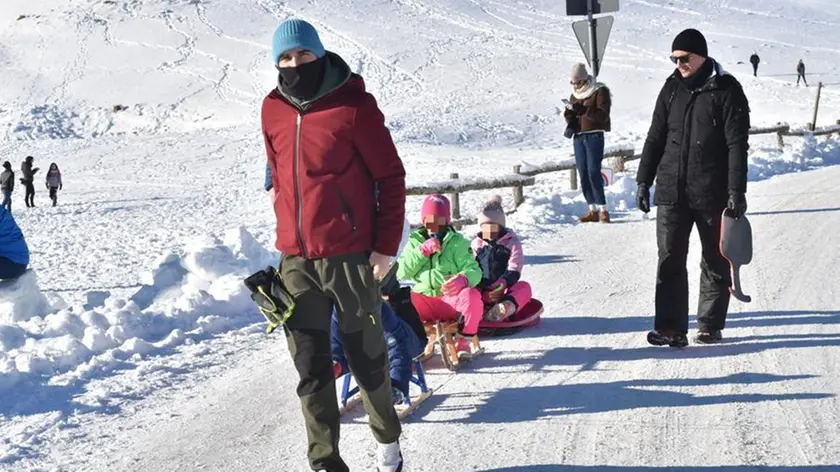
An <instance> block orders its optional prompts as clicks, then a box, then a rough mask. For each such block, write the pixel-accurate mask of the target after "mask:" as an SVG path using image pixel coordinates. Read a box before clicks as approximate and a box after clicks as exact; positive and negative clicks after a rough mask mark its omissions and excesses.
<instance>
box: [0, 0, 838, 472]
mask: <svg viewBox="0 0 840 472" xmlns="http://www.w3.org/2000/svg"><path fill="white" fill-rule="evenodd" d="M289 15H299V16H302V17H304V18H306V19H308V20H310V21H311V22H313V23H314V24H315V25H316V26H317V27H318V28H319V30H320V31H321V36H322V39H323V41H324V43H325V45H326V47H327V49H330V50H333V51H335V52H337V53H339V54H341V55H342V56H343V57H344V58H345V59H346V60H347V62H348V64H350V65H351V67H352V68H353V69H354V70H355V71H356V72H359V73H361V74H362V75H363V76H364V77H365V80H366V84H367V86H368V88H369V89H370V90H371V91H372V92H373V93H374V94H375V95H376V97H377V99H378V101H379V103H380V105H381V106H382V107H383V109H384V111H385V113H386V118H387V120H388V125H389V127H390V129H391V131H392V134H393V136H394V138H395V140H396V141H397V145H398V148H399V150H400V153H401V156H402V157H403V159H404V162H405V165H406V168H407V171H408V182H409V184H420V183H428V182H433V181H439V180H442V179H443V178H444V177H445V176H448V175H449V173H450V172H459V173H460V174H461V176H462V177H464V178H470V177H479V176H492V175H498V174H500V173H508V172H510V169H511V167H512V166H513V165H514V164H540V163H544V162H549V161H558V160H565V159H568V156H569V153H570V152H571V146H570V142H569V141H568V140H566V139H565V138H564V137H563V135H562V133H563V128H564V123H563V119H562V115H561V112H560V109H561V107H562V103H561V102H560V99H561V98H565V97H567V96H568V93H569V85H568V72H569V70H570V68H571V66H572V64H573V63H574V62H578V61H581V60H582V59H583V56H582V54H581V53H580V49H579V47H578V45H577V42H576V40H575V38H574V36H573V35H572V33H571V26H570V23H571V21H572V20H573V18H569V17H566V16H565V4H564V2H558V1H553V0H552V1H548V0H545V1H540V0H532V1H524V0H523V1H517V0H509V1H508V0H497V1H491V0H392V1H382V0H326V1H320V2H315V1H305V0H289V1H274V0H254V1H245V0H214V1H203V0H190V1H183V0H106V1H93V0H60V1H53V0H49V1H48V0H26V1H22V0H2V2H0V25H2V27H0V78H2V83H3V86H2V87H0V160H9V161H11V162H12V164H13V168H15V169H18V168H19V166H20V162H21V161H22V160H23V158H24V157H25V156H26V155H30V154H31V155H33V156H35V159H36V160H35V164H36V166H38V167H40V168H41V173H39V174H38V175H37V176H36V177H39V176H40V177H42V176H43V174H44V173H45V172H46V169H47V167H48V166H49V163H50V162H53V161H54V162H57V163H58V165H59V166H60V167H61V170H62V174H63V177H64V184H65V185H64V190H63V192H61V193H60V195H59V206H58V207H56V208H51V207H49V206H48V200H47V198H46V193H47V192H46V191H45V190H43V186H42V185H37V186H36V189H37V191H38V194H37V196H36V204H37V205H38V207H37V208H35V209H31V210H28V209H26V208H24V206H23V202H22V191H21V190H18V191H17V192H16V194H15V195H14V215H15V218H16V220H17V221H18V223H19V224H20V225H21V227H22V229H23V231H24V234H25V235H26V238H27V241H28V243H29V245H30V249H31V250H32V268H33V269H34V270H35V272H36V273H37V280H35V278H34V277H27V278H24V279H22V280H20V281H19V282H18V283H17V285H18V286H17V287H11V286H3V287H0V470H9V471H25V470H32V471H36V470H37V471H106V470H107V471H117V470H120V471H134V470H154V471H170V470H219V471H253V470H284V471H285V470H289V471H298V470H307V466H306V460H305V449H306V446H305V440H304V436H303V427H302V424H303V423H302V416H301V413H300V408H299V405H298V402H297V398H296V397H295V394H294V388H295V385H296V374H295V372H294V369H293V367H292V364H291V360H290V358H289V355H288V352H287V348H286V346H285V342H284V341H283V340H282V337H281V336H278V335H274V336H269V337H266V336H265V335H264V334H263V330H264V326H265V325H264V323H263V322H262V317H261V316H260V315H259V313H258V312H257V311H256V309H255V308H254V306H253V304H252V302H251V301H250V299H249V297H248V295H247V292H246V291H245V289H244V286H243V285H242V282H241V281H242V279H243V278H244V277H245V276H247V275H248V274H250V273H252V272H253V271H255V270H258V269H261V268H263V267H264V266H265V265H267V264H270V263H274V262H275V261H276V253H275V251H274V250H273V227H274V221H273V212H272V211H271V209H270V206H269V202H268V198H267V197H266V195H265V192H263V191H262V187H261V184H262V175H263V170H264V162H265V156H264V153H263V149H262V141H261V138H260V133H259V114H258V110H259V103H260V101H261V99H262V97H263V96H264V95H265V93H267V92H268V90H270V88H271V87H272V86H273V85H274V83H275V80H276V77H275V71H274V68H273V67H272V65H271V62H270V59H269V58H268V50H269V44H270V43H269V41H270V36H271V32H272V31H273V29H274V27H275V26H276V25H277V23H278V22H279V21H281V20H283V19H285V18H286V17H288V16H289ZM614 16H615V17H616V23H615V26H614V29H613V31H612V33H611V35H610V41H609V45H608V48H607V54H606V58H605V62H604V67H603V70H602V73H601V76H600V77H599V79H600V80H602V81H604V82H606V83H607V84H608V85H609V86H610V87H611V89H612V91H613V98H614V107H613V115H612V122H613V132H612V133H610V134H608V135H607V145H608V147H632V148H635V149H636V150H637V151H640V150H641V147H642V143H643V140H644V136H645V133H646V131H647V127H648V125H649V120H650V114H651V112H652V107H653V102H654V100H655V97H656V93H657V92H658V90H659V87H660V86H661V84H662V82H663V81H664V79H665V77H666V76H667V75H668V74H669V72H670V71H671V70H672V64H671V63H670V62H669V61H668V55H669V53H670V51H669V49H670V44H671V40H672V38H673V36H674V35H675V34H676V33H677V32H679V31H680V30H682V29H684V28H686V27H695V28H698V29H700V30H701V31H703V32H704V33H705V34H706V37H707V39H708V41H709V49H710V53H711V55H712V56H713V57H715V58H716V59H718V60H719V61H720V62H721V63H722V64H723V65H724V67H725V68H726V69H727V70H728V71H730V72H732V73H733V74H735V75H736V76H737V77H738V78H739V79H740V80H741V81H742V83H743V85H744V88H745V91H746V93H747V96H748V98H749V100H750V106H751V109H752V115H751V119H752V123H753V126H766V125H773V124H776V123H777V122H786V123H789V124H790V125H791V126H793V127H797V128H801V127H803V126H804V124H805V123H806V122H808V121H811V113H812V107H813V102H814V95H815V87H814V85H815V84H816V83H817V82H818V81H822V82H824V83H825V84H826V87H825V88H824V89H823V91H822V101H821V106H820V116H819V119H818V125H828V124H834V122H835V120H837V119H840V66H839V65H838V63H840V46H837V44H838V42H839V41H840V33H838V26H840V5H838V4H837V3H835V2H832V1H818V0H803V1H783V0H763V1H761V0H740V1H737V0H697V1H689V0H685V1H680V0H671V1H665V0H624V1H622V2H621V11H620V12H618V13H615V14H614ZM754 50H755V51H758V52H759V54H760V55H761V58H762V63H761V66H760V68H759V77H758V78H753V77H752V75H751V69H750V67H749V64H748V63H747V59H748V58H749V55H750V54H751V53H752V52H753V51H754ZM799 58H802V59H803V60H804V61H805V63H806V66H807V68H808V81H809V84H811V87H809V88H806V87H796V86H795V79H796V76H795V65H796V61H797V60H798V59H799ZM739 62H740V63H739ZM117 105H121V106H123V107H126V108H125V109H122V110H119V111H118V110H117V109H115V106H117ZM750 144H751V154H750V180H751V183H750V185H749V191H748V194H747V200H748V202H749V205H750V211H749V213H748V214H749V215H750V218H751V221H752V224H753V230H754V234H755V258H754V260H753V263H752V264H750V265H749V266H747V267H746V268H745V269H744V273H743V281H744V290H745V292H746V293H747V294H749V295H752V296H753V300H754V301H753V303H751V304H748V305H744V304H740V303H738V302H735V301H733V303H732V306H731V312H732V313H731V316H730V322H729V324H728V329H727V330H726V331H725V337H726V343H724V344H721V345H718V346H706V347H699V346H691V347H690V348H688V349H685V350H683V351H673V350H668V349H655V348H652V347H650V346H648V345H647V344H646V343H645V340H644V332H645V331H647V330H648V329H650V328H651V327H652V309H653V282H654V274H655V258H656V244H655V238H654V227H655V222H654V221H653V220H654V218H655V215H656V213H655V210H654V211H653V212H652V213H651V214H650V215H648V216H643V215H642V214H641V213H640V212H638V211H637V210H636V208H635V204H634V193H635V183H634V180H633V178H634V175H635V174H634V171H635V165H634V164H633V163H631V164H630V165H629V166H628V173H627V174H621V175H618V176H617V179H616V182H615V183H614V184H613V185H612V186H611V187H610V188H609V189H608V198H609V201H610V204H611V206H612V208H613V211H612V216H613V220H614V224H611V225H580V224H577V223H576V220H575V218H574V216H576V215H578V214H580V213H581V212H582V211H584V208H585V204H584V202H583V199H582V197H581V196H580V195H579V193H578V192H575V191H571V190H570V189H569V187H568V174H567V173H566V172H562V173H553V174H544V175H540V176H538V177H537V185H535V186H533V187H528V188H526V190H525V196H526V202H525V203H524V204H523V205H522V206H521V207H520V208H519V209H518V211H517V212H516V213H515V214H514V215H511V216H510V217H509V219H508V220H509V222H510V224H511V226H513V227H514V228H515V229H516V230H517V231H518V232H519V233H520V234H522V235H523V236H524V238H525V248H526V252H527V254H528V263H529V265H528V266H527V268H526V271H525V274H524V276H525V278H526V279H527V280H529V281H531V282H532V283H533V285H534V287H535V294H536V296H537V297H538V298H540V299H541V300H542V301H543V302H544V303H545V305H546V313H545V318H544V320H543V323H542V324H541V325H540V326H539V327H537V328H533V329H530V330H527V331H523V332H521V333H519V334H517V335H515V336H511V337H507V338H499V339H487V340H485V341H483V345H484V346H485V348H486V349H487V355H486V356H484V357H483V358H481V359H478V360H476V362H475V363H474V365H473V366H472V368H471V369H469V370H467V371H464V372H462V373H459V374H456V375H453V374H450V373H448V372H444V371H443V370H442V369H440V367H439V365H438V364H437V363H435V362H434V361H433V362H432V364H431V366H430V370H429V371H428V377H429V383H430V385H431V386H432V387H434V388H435V389H436V392H435V394H434V395H433V396H432V397H431V398H430V399H429V400H428V401H427V402H426V403H424V404H423V405H422V406H421V407H420V408H419V409H418V411H417V412H416V413H415V414H414V415H413V416H411V417H409V419H408V420H407V421H406V423H405V428H404V437H403V440H402V446H403V450H404V455H405V459H406V470H407V471H408V470H410V471H425V470H440V469H441V468H446V469H467V470H482V471H525V470H529V471H530V470H533V471H548V472H553V471H598V472H603V471H610V472H612V471H625V470H626V471H630V470H643V471H664V470H688V471H706V470H711V471H717V470H736V471H759V470H761V471H771V472H782V471H784V472H793V471H806V470H840V434H839V433H838V426H837V425H838V424H840V404H838V400H837V394H838V393H839V392H840V373H838V372H840V369H838V368H840V360H839V359H840V349H838V340H839V339H840V327H839V326H840V325H838V321H840V292H838V289H837V286H838V285H837V282H836V281H837V279H838V277H837V274H836V267H837V266H838V265H840V251H838V250H837V249H836V248H838V247H840V236H838V228H840V196H838V194H837V191H836V189H837V187H838V182H840V167H838V166H836V165H837V164H840V138H838V137H836V136H833V137H821V138H814V137H806V138H793V137H789V138H786V139H785V144H786V145H785V147H784V149H778V148H777V146H776V143H775V137H773V136H772V135H765V136H754V137H752V139H751V141H750ZM499 193H500V194H502V195H503V196H504V198H505V203H506V205H508V206H510V205H511V204H512V199H511V192H510V190H502V191H499ZM491 194H492V193H491V192H470V193H467V194H464V195H462V198H461V204H462V208H463V210H462V213H463V214H465V216H470V215H473V214H474V213H475V212H476V210H477V209H478V207H479V205H480V203H481V202H482V201H484V200H485V199H486V198H487V197H489V196H490V195H491ZM407 210H408V212H409V213H408V216H409V218H410V219H411V220H412V221H416V220H417V219H418V216H419V215H418V214H417V213H418V210H419V199H417V198H409V202H408V206H407ZM474 229H475V228H467V229H465V231H468V232H472V231H474ZM695 239H696V237H695ZM696 242H697V241H693V243H692V244H693V246H692V252H691V254H690V256H689V268H690V272H689V277H690V281H691V291H692V292H691V294H692V300H695V299H696V298H695V297H696V294H697V279H698V277H699V271H698V262H699V247H697V246H695V245H694V243H696ZM344 421H345V423H344V424H345V426H346V427H345V428H344V429H343V431H342V433H343V434H342V443H341V448H342V454H343V455H344V456H345V457H346V459H347V461H348V463H349V464H350V466H351V468H352V469H353V470H357V469H359V470H362V469H365V468H366V467H369V466H370V464H371V463H372V461H373V450H374V449H373V439H372V437H371V436H370V434H369V433H368V430H367V426H366V425H365V424H364V417H363V413H362V412H361V411H359V412H357V413H354V414H351V415H349V416H348V417H347V418H345V420H344Z"/></svg>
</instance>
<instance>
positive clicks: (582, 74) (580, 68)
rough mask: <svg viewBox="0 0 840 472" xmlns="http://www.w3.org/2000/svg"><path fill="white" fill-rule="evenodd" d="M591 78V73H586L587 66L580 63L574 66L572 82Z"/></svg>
mask: <svg viewBox="0 0 840 472" xmlns="http://www.w3.org/2000/svg"><path fill="white" fill-rule="evenodd" d="M588 78H589V72H587V71H586V64H584V63H582V62H578V63H577V64H575V65H574V66H572V75H571V79H572V82H581V81H584V80H586V79H588Z"/></svg>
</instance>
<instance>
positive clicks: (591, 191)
mask: <svg viewBox="0 0 840 472" xmlns="http://www.w3.org/2000/svg"><path fill="white" fill-rule="evenodd" d="M574 146H575V165H576V166H577V169H578V173H579V174H580V189H581V190H582V191H583V198H585V199H586V203H588V204H590V205H592V204H593V203H594V204H596V205H606V204H607V197H606V196H605V195H604V181H603V180H601V161H602V160H604V133H584V134H576V135H575V139H574Z"/></svg>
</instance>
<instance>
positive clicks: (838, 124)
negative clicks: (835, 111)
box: [834, 120, 840, 135]
mask: <svg viewBox="0 0 840 472" xmlns="http://www.w3.org/2000/svg"><path fill="white" fill-rule="evenodd" d="M834 124H836V125H837V126H840V120H837V121H835V122H834ZM837 134H838V135H840V129H838V130H837Z"/></svg>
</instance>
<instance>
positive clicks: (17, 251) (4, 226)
mask: <svg viewBox="0 0 840 472" xmlns="http://www.w3.org/2000/svg"><path fill="white" fill-rule="evenodd" d="M28 265H29V247H28V246H27V245H26V240H25V239H24V238H23V233H22V232H21V231H20V227H19V226H18V225H17V223H16V222H15V219H14V218H13V217H12V213H11V212H9V211H8V210H6V208H5V207H0V280H5V279H16V278H18V277H20V276H21V275H23V273H24V272H26V266H28Z"/></svg>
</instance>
